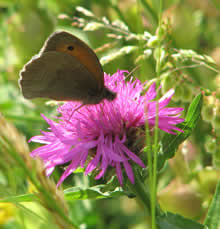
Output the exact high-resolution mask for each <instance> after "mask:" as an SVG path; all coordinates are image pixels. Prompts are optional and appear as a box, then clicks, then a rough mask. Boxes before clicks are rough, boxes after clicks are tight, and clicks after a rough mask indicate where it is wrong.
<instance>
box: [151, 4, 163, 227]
mask: <svg viewBox="0 0 220 229" xmlns="http://www.w3.org/2000/svg"><path fill="white" fill-rule="evenodd" d="M161 16H162V1H161V0H160V9H159V26H158V29H159V31H160V30H161V24H162V19H161ZM158 34H160V33H158ZM158 40H159V41H158V47H157V48H158V56H157V59H156V76H157V79H159V77H160V72H161V38H160V37H159V39H158ZM158 83H159V81H158V80H157V81H156V90H157V89H158V86H159V85H158ZM158 98H159V95H158V93H157V96H156V101H157V102H156V117H155V131H154V148H153V151H154V152H153V153H154V157H153V183H152V189H151V190H152V193H151V198H152V199H151V204H152V205H151V217H152V229H156V202H157V201H156V198H157V156H158V155H157V153H158V147H157V146H158V135H159V129H158V123H159V115H158V113H159V102H158Z"/></svg>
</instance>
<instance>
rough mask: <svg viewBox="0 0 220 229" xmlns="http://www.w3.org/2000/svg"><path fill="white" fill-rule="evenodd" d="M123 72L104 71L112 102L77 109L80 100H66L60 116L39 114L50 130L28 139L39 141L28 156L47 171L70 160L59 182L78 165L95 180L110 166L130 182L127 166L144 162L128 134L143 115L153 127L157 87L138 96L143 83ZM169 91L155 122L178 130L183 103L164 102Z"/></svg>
mask: <svg viewBox="0 0 220 229" xmlns="http://www.w3.org/2000/svg"><path fill="white" fill-rule="evenodd" d="M124 73H125V71H121V70H119V71H117V72H116V73H115V74H113V75H112V76H110V75H107V74H105V76H104V77H105V86H106V87H108V88H109V89H111V90H112V91H114V92H116V93H117V97H116V99H115V100H114V101H107V100H104V101H102V102H101V103H99V104H96V105H87V106H83V107H82V108H80V109H78V110H77V109H76V108H77V107H79V105H80V103H79V102H66V103H65V104H64V105H62V106H60V107H59V108H58V112H59V113H60V114H61V117H59V118H57V119H58V121H57V122H55V121H52V120H50V119H48V118H46V117H45V116H44V115H42V117H43V118H44V119H45V120H46V121H47V123H48V124H49V126H50V128H49V130H50V131H49V132H45V131H41V134H42V135H40V136H34V137H32V138H31V139H30V141H33V142H39V143H41V144H44V146H41V147H39V148H37V149H35V150H34V151H32V152H31V156H33V157H35V156H39V157H40V158H41V159H42V160H43V161H44V162H45V166H46V170H47V175H50V174H51V173H52V172H53V170H54V168H55V167H56V166H57V165H61V164H64V163H67V162H70V164H69V166H68V167H67V169H66V170H65V172H64V173H63V174H62V176H61V178H60V180H59V182H58V185H60V184H61V183H62V182H63V181H64V179H65V178H66V177H67V176H69V175H70V174H71V173H72V172H73V171H74V170H76V169H77V168H78V167H82V168H85V174H86V175H87V174H89V173H91V172H92V171H94V170H95V171H96V172H97V175H96V177H95V178H96V179H99V178H101V177H103V176H104V174H105V173H106V171H107V169H108V168H110V167H111V168H114V169H115V171H116V174H117V177H118V180H119V182H120V185H123V175H122V170H123V169H124V170H125V173H126V174H127V176H128V178H129V180H130V181H131V182H132V183H134V182H135V181H134V174H133V171H132V166H131V165H132V164H133V163H136V164H138V165H139V166H141V167H145V165H144V163H143V161H142V160H141V159H140V157H139V156H138V152H135V150H134V148H133V147H132V144H131V142H132V141H133V139H134V138H132V137H131V136H133V135H134V134H132V133H134V132H135V133H137V130H138V129H141V128H142V129H143V127H144V125H145V121H146V118H147V120H148V124H149V127H150V129H151V130H153V128H154V125H155V117H156V110H157V108H156V104H157V102H155V101H152V100H153V99H155V97H156V88H155V87H156V86H155V83H153V84H152V85H151V86H150V88H149V89H148V91H147V92H146V94H144V95H142V91H143V84H142V83H141V82H140V81H139V80H138V79H132V78H131V79H130V80H129V81H127V82H126V81H125V76H124ZM173 94H174V90H173V89H171V90H170V91H168V92H167V93H166V94H165V95H164V96H163V97H162V98H160V100H159V111H158V116H159V119H158V120H159V122H158V127H159V128H160V129H161V130H164V131H166V132H168V133H171V134H175V132H174V131H181V130H180V129H179V128H177V127H176V126H175V125H176V124H178V123H181V122H183V119H182V118H180V112H181V111H182V110H183V109H182V108H169V107H166V106H167V105H168V103H169V101H170V99H171V97H172V95H173ZM74 110H76V111H75V112H73V111H74ZM146 111H147V115H146ZM136 139H137V138H136Z"/></svg>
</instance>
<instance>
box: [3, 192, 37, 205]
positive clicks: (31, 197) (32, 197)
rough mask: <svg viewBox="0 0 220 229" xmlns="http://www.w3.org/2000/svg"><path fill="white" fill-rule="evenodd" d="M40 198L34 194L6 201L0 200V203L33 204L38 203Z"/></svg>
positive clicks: (5, 199)
mask: <svg viewBox="0 0 220 229" xmlns="http://www.w3.org/2000/svg"><path fill="white" fill-rule="evenodd" d="M37 199H38V198H37V196H36V195H34V194H32V193H28V194H24V195H18V196H10V197H7V198H4V199H0V203H18V202H32V201H36V200H37Z"/></svg>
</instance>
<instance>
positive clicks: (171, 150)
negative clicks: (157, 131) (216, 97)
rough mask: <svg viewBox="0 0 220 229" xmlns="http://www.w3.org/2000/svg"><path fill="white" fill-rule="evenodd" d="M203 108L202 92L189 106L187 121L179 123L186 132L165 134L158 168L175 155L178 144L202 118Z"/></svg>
mask: <svg viewBox="0 0 220 229" xmlns="http://www.w3.org/2000/svg"><path fill="white" fill-rule="evenodd" d="M201 109H202V94H199V95H197V96H196V97H195V98H194V100H193V101H192V103H191V104H190V106H189V109H188V112H187V115H186V118H185V121H184V122H183V123H180V124H179V125H177V126H178V127H179V128H180V129H182V130H183V131H184V132H183V133H182V132H179V133H178V134H177V135H172V134H168V133H167V134H165V135H164V137H163V139H162V142H161V148H160V153H159V158H158V169H161V168H162V167H163V165H164V163H165V161H166V160H167V159H169V158H171V157H173V156H174V154H175V152H176V150H177V148H178V146H179V145H180V144H181V143H182V142H183V141H184V140H185V139H187V138H188V137H189V136H190V135H191V133H192V131H193V129H194V128H195V127H196V124H197V122H198V120H199V118H200V113H201Z"/></svg>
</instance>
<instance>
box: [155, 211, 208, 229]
mask: <svg viewBox="0 0 220 229" xmlns="http://www.w3.org/2000/svg"><path fill="white" fill-rule="evenodd" d="M157 222H158V225H159V228H158V229H205V228H206V227H205V226H203V225H202V224H199V223H197V222H195V221H192V220H191V219H187V218H184V217H183V216H181V215H177V214H173V213H171V212H167V213H166V214H164V215H162V216H158V217H157Z"/></svg>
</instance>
